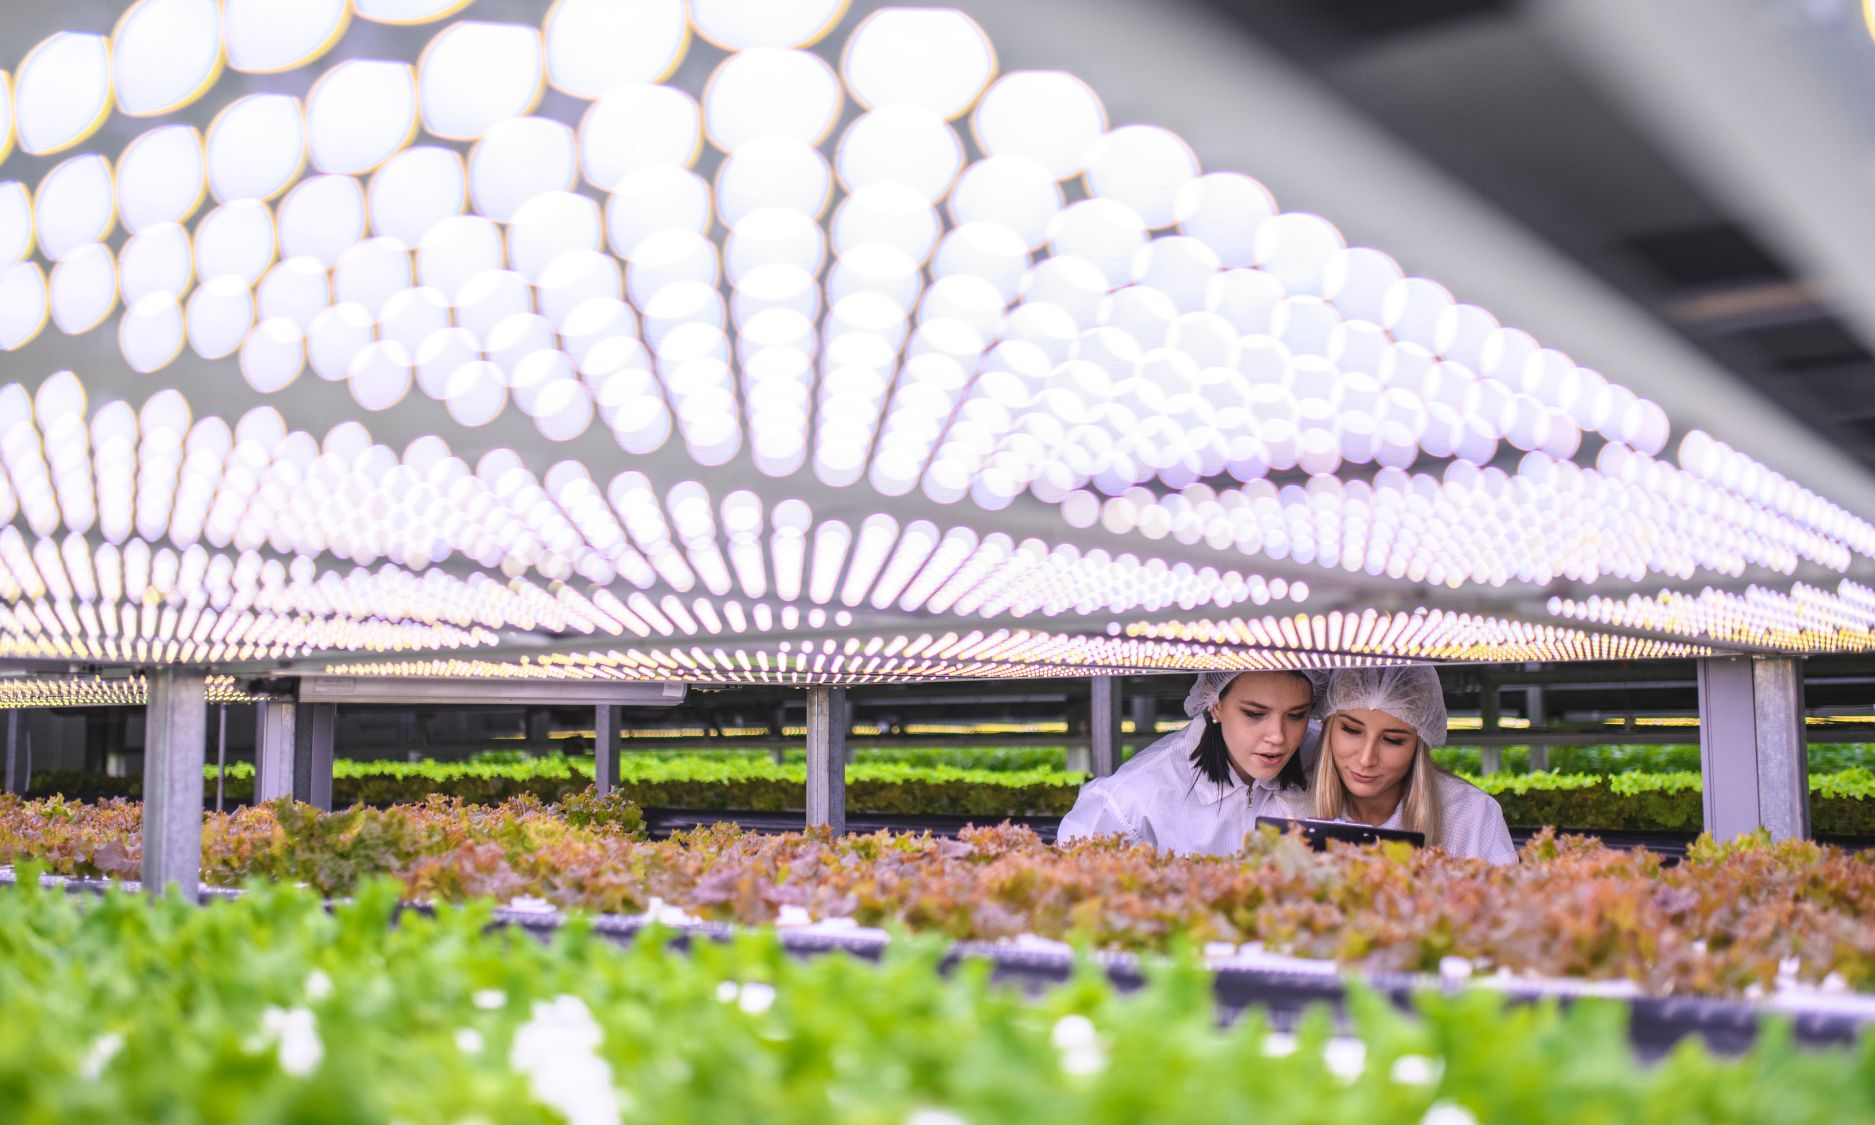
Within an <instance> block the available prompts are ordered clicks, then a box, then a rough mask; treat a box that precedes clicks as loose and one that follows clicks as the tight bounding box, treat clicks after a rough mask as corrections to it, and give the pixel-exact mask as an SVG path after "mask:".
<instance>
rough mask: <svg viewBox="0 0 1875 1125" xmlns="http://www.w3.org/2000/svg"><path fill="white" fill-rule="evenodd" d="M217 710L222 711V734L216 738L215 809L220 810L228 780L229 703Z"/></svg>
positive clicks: (220, 718)
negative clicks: (223, 788)
mask: <svg viewBox="0 0 1875 1125" xmlns="http://www.w3.org/2000/svg"><path fill="white" fill-rule="evenodd" d="M216 710H217V711H218V712H220V715H219V720H220V725H221V734H220V735H219V737H217V738H216V740H215V811H216V812H220V811H221V807H222V787H223V783H224V782H226V781H227V780H228V705H227V704H226V703H223V704H222V705H221V706H219V707H217V708H216Z"/></svg>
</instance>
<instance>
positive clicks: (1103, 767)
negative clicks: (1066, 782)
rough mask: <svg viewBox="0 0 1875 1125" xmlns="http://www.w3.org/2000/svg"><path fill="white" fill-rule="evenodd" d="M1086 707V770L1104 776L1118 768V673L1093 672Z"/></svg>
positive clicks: (1096, 775)
mask: <svg viewBox="0 0 1875 1125" xmlns="http://www.w3.org/2000/svg"><path fill="white" fill-rule="evenodd" d="M1088 709H1089V712H1090V715H1089V720H1088V734H1089V736H1090V745H1089V746H1088V752H1087V757H1088V763H1087V764H1088V767H1089V772H1091V773H1092V774H1093V775H1094V776H1095V777H1106V776H1107V775H1108V774H1110V773H1112V772H1113V771H1114V770H1117V769H1119V768H1120V677H1118V676H1095V677H1094V681H1093V697H1092V699H1091V700H1090V701H1089V708H1088Z"/></svg>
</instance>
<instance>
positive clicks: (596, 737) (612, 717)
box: [592, 704, 619, 797]
mask: <svg viewBox="0 0 1875 1125" xmlns="http://www.w3.org/2000/svg"><path fill="white" fill-rule="evenodd" d="M618 711H619V709H618V708H617V707H609V706H605V705H603V704H601V705H600V706H598V707H595V708H593V745H592V787H593V791H594V792H595V793H598V794H599V795H600V796H601V797H603V796H605V795H606V794H607V793H610V792H612V790H613V789H614V788H615V787H616V786H617V785H618Z"/></svg>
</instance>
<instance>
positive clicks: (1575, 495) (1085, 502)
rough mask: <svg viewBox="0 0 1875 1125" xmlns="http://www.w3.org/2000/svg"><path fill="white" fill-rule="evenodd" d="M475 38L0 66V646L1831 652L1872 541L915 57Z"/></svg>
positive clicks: (374, 28)
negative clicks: (0, 364) (0, 134)
mask: <svg viewBox="0 0 1875 1125" xmlns="http://www.w3.org/2000/svg"><path fill="white" fill-rule="evenodd" d="M516 10H517V9H516V7H515V6H513V5H501V4H496V3H490V2H484V3H478V4H464V3H460V2H436V0H370V2H366V0H351V2H349V3H347V2H345V0H307V2H304V3H295V4H292V5H282V4H277V3H273V2H270V0H226V2H225V3H222V4H216V3H214V2H212V0H139V2H137V3H134V4H130V5H128V6H126V7H125V8H124V9H123V10H122V11H121V13H120V15H119V17H118V18H117V19H116V20H115V22H114V23H112V24H111V25H110V26H99V27H67V28H59V29H56V33H48V34H46V35H45V37H44V38H43V39H41V40H39V41H37V42H36V43H35V42H25V41H22V42H17V43H13V44H10V46H12V47H13V48H14V50H15V53H16V57H17V58H18V59H19V63H18V66H17V68H16V70H15V71H14V80H13V81H12V82H11V83H9V84H4V85H3V89H4V93H5V97H4V98H0V102H3V103H4V104H3V105H0V126H3V127H0V131H4V132H5V134H6V138H7V146H8V149H9V150H10V155H8V156H7V158H6V159H5V161H4V162H3V163H0V347H4V348H6V349H7V350H11V351H17V352H19V355H18V356H17V357H15V359H14V360H13V364H12V367H11V371H12V372H14V373H15V375H14V377H15V379H16V381H15V382H11V383H8V384H6V385H5V386H4V387H0V469H4V476H3V477H0V523H4V527H0V657H4V658H16V659H28V658H30V659H36V660H45V659H51V660H64V661H73V662H85V663H104V664H136V665H146V664H159V663H168V662H180V663H191V664H210V665H219V666H242V667H254V668H260V667H275V666H279V665H281V664H282V663H285V664H290V665H296V666H299V667H306V668H326V667H332V668H339V667H344V668H347V669H353V670H358V671H372V672H382V673H385V674H413V673H417V672H425V673H427V674H437V675H452V676H453V675H466V674H477V675H498V676H522V677H535V676H554V677H577V676H595V677H624V678H652V677H655V678H668V677H671V676H675V675H679V674H680V673H681V674H682V675H683V676H685V677H687V678H695V679H699V680H735V679H738V678H747V679H761V680H769V679H780V680H786V681H791V682H792V681H798V680H803V679H807V680H812V679H816V678H825V679H872V678H879V679H911V678H925V677H933V676H1003V675H1025V676H1026V675H1036V674H1043V673H1047V672H1049V671H1051V670H1055V671H1059V672H1061V673H1063V674H1077V675H1078V674H1085V673H1086V672H1088V671H1090V670H1102V669H1109V670H1119V669H1132V670H1151V669H1165V670H1171V669H1191V668H1202V667H1213V666H1215V667H1260V666H1270V665H1272V664H1294V663H1297V662H1310V661H1321V662H1337V661H1344V660H1371V659H1376V658H1384V657H1394V658H1402V659H1422V660H1552V659H1586V658H1597V659H1616V658H1618V659H1635V658H1648V657H1660V656H1684V655H1693V654H1698V653H1704V652H1709V651H1716V650H1734V649H1751V650H1776V651H1792V652H1809V651H1860V650H1867V649H1869V648H1870V647H1875V632H1872V631H1871V630H1872V629H1875V608H1872V607H1875V596H1872V595H1870V594H1869V593H1868V590H1867V588H1866V587H1864V586H1862V585H1860V584H1859V583H1858V582H1857V581H1855V580H1853V578H1852V575H1853V576H1855V577H1863V576H1865V574H1864V572H1865V571H1866V570H1867V569H1868V568H1867V566H1866V564H1867V563H1868V562H1869V561H1870V560H1871V559H1875V527H1872V526H1871V525H1870V524H1869V523H1867V522H1866V521H1864V520H1862V519H1861V518H1859V517H1857V516H1855V515H1853V514H1851V513H1850V512H1848V511H1846V510H1844V509H1843V508H1841V507H1839V506H1837V505H1835V504H1833V503H1831V502H1830V501H1828V500H1827V499H1825V498H1824V497H1822V496H1821V495H1819V494H1817V493H1815V492H1813V491H1811V490H1809V489H1808V488H1806V487H1804V486H1803V485H1801V484H1799V483H1797V482H1795V481H1792V480H1790V479H1788V478H1786V477H1784V476H1783V475H1781V474H1779V473H1777V472H1775V471H1774V470H1772V469H1771V468H1769V467H1768V466H1766V465H1764V464H1763V463H1761V462H1759V461H1757V460H1755V459H1753V458H1752V457H1751V456H1750V455H1748V454H1746V453H1744V452H1741V451H1740V450H1738V449H1736V448H1734V447H1733V446H1731V445H1728V444H1726V443H1724V442H1722V441H1720V440H1718V439H1717V438H1715V437H1713V436H1711V435H1708V434H1706V433H1703V432H1701V431H1698V430H1692V431H1686V432H1679V431H1676V429H1675V427H1674V425H1673V422H1672V420H1671V419H1670V418H1669V417H1668V416H1667V414H1666V412H1665V411H1664V410H1663V409H1662V408H1661V407H1660V406H1659V405H1658V404H1656V403H1653V402H1651V401H1648V400H1646V399H1644V398H1641V397H1639V396H1637V395H1635V394H1634V393H1633V392H1632V391H1631V390H1629V389H1628V388H1627V387H1625V386H1624V385H1622V383H1621V382H1620V381H1619V373H1618V372H1617V373H1615V378H1612V379H1611V378H1610V377H1608V376H1605V375H1603V374H1602V373H1600V372H1597V371H1594V370H1591V369H1589V368H1587V367H1584V366H1582V365H1580V364H1578V363H1577V362H1575V361H1574V360H1573V359H1571V358H1570V357H1569V355H1568V354H1567V353H1566V352H1564V351H1562V350H1559V348H1558V347H1556V346H1555V344H1556V343H1558V342H1556V341H1539V340H1536V339H1534V338H1533V337H1532V336H1530V334H1528V333H1526V332H1523V331H1522V330H1520V329H1518V328H1516V327H1514V326H1508V325H1504V324H1501V323H1499V321H1498V320H1497V318H1495V317H1494V316H1493V315H1492V314H1491V313H1490V312H1489V311H1487V310H1486V309H1485V308H1483V307H1481V306H1480V305H1477V304H1472V303H1468V302H1465V301H1461V300H1459V299H1458V298H1456V297H1455V296H1454V295H1453V294H1452V293H1451V292H1450V291H1448V290H1447V289H1446V288H1444V287H1443V286H1441V285H1440V284H1439V283H1438V282H1436V281H1434V280H1431V279H1429V278H1425V277H1419V276H1414V275H1411V274H1409V273H1408V272H1407V271H1406V269H1405V268H1404V267H1402V266H1401V265H1400V264H1399V263H1397V262H1395V261H1394V260H1393V259H1392V258H1390V257H1388V256H1387V255H1386V254H1385V253H1384V252H1382V251H1380V250H1377V249H1374V248H1370V247H1364V246H1358V245H1354V246H1351V245H1348V244H1347V242H1346V240H1345V239H1344V238H1343V236H1342V234H1341V233H1340V231H1339V230H1338V229H1337V228H1336V227H1335V226H1334V225H1333V224H1332V223H1331V222H1330V221H1329V220H1328V219H1326V218H1323V217H1321V216H1318V215H1314V214H1309V213H1304V212H1296V211H1285V210H1283V209H1282V208H1281V207H1280V206H1279V204H1278V203H1277V201H1276V200H1275V199H1274V198H1273V197H1272V195H1271V194H1270V193H1269V192H1268V191H1267V190H1266V189H1265V188H1264V187H1263V186H1262V185H1261V184H1260V183H1259V182H1258V181H1256V180H1255V179H1253V178H1252V177H1251V176H1250V175H1248V174H1246V171H1245V170H1237V169H1227V168H1208V167H1206V164H1205V160H1204V154H1203V153H1202V152H1200V151H1198V150H1197V149H1195V148H1194V147H1193V146H1192V145H1191V144H1189V143H1187V141H1186V140H1185V139H1183V138H1181V137H1179V136H1178V135H1176V134H1175V133H1173V132H1172V131H1170V130H1168V129H1165V128H1162V127H1160V126H1158V125H1154V124H1151V123H1140V122H1128V121H1119V120H1115V119H1114V118H1113V117H1112V116H1111V115H1110V114H1109V112H1108V109H1107V107H1106V105H1105V103H1104V102H1103V100H1102V98H1101V95H1100V91H1098V90H1097V89H1095V88H1094V87H1093V86H1091V85H1089V84H1088V83H1087V82H1085V81H1083V80H1082V79H1081V78H1079V77H1077V76H1075V75H1072V74H1068V73H1065V72H1062V71H1058V70H1030V69H1022V68H1021V67H1019V66H1014V65H1012V64H1011V63H1010V61H1009V60H1010V58H1011V57H1012V56H1009V55H1008V54H1007V51H1005V52H999V51H998V49H997V45H995V44H992V43H991V42H990V40H989V37H988V36H987V35H986V34H985V33H984V32H983V30H982V29H981V27H979V26H978V25H977V24H976V23H975V22H974V21H973V20H972V19H971V17H970V16H969V15H968V14H967V13H965V12H963V11H960V10H957V9H953V8H943V7H882V6H878V5H873V4H860V5H855V6H853V7H851V8H849V7H848V6H847V5H845V4H843V3H839V2H837V0H836V2H828V0H786V2H771V3H763V4H749V3H742V2H736V0H691V2H690V3H688V4H686V3H683V2H681V0H642V2H634V3H631V4H618V3H610V2H601V0H560V2H559V3H557V4H555V5H553V6H552V7H551V9H550V10H548V11H547V12H546V14H545V16H544V18H542V19H540V20H538V21H533V22H530V21H527V20H516V19H514V18H512V16H513V15H514V13H515V11H516ZM11 18H12V21H13V25H14V26H23V25H24V24H26V23H30V22H31V19H28V18H26V17H24V16H20V15H15V16H13V17H11ZM34 18H41V19H43V18H50V17H44V16H40V17H34ZM1004 46H1005V47H1006V48H1008V47H1010V46H1011V45H1004ZM1013 46H1014V49H1016V51H1017V56H1019V53H1020V52H1019V48H1020V45H1019V44H1018V45H1013ZM1248 171H1254V170H1248ZM22 371H33V372H35V374H34V375H32V376H31V377H21V376H19V375H18V374H17V373H18V372H22ZM1799 579H1801V580H1799ZM1285 607H1286V608H1285ZM1298 610H1300V611H1301V613H1300V614H1299V615H1298V613H1297V611H1298Z"/></svg>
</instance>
